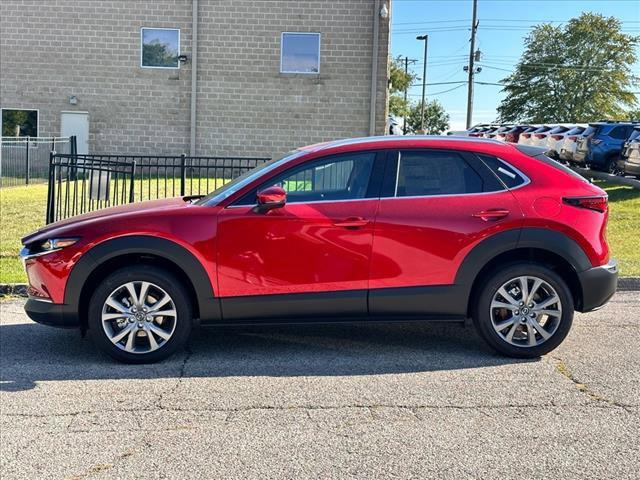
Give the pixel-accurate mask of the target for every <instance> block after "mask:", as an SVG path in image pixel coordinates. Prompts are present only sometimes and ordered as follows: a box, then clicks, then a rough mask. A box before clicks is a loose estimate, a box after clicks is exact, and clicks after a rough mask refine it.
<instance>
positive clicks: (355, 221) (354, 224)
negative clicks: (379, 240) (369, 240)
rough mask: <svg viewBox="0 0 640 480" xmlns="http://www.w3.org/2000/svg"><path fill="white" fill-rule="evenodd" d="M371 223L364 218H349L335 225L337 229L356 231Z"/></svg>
mask: <svg viewBox="0 0 640 480" xmlns="http://www.w3.org/2000/svg"><path fill="white" fill-rule="evenodd" d="M368 223H369V220H367V219H366V218H362V217H349V218H345V219H344V220H340V221H338V222H334V223H333V225H334V226H335V227H342V228H348V229H351V230H355V229H357V228H361V227H364V226H365V225H367V224H368Z"/></svg>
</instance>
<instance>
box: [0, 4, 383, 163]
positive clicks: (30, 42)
mask: <svg viewBox="0 0 640 480" xmlns="http://www.w3.org/2000/svg"><path fill="white" fill-rule="evenodd" d="M373 5H374V0H349V1H345V0H310V1H305V2H299V1H296V0H279V1H271V0H262V1H259V0H258V1H256V0H254V1H250V0H218V1H213V0H200V8H199V22H200V25H199V55H198V71H199V72H198V106H197V112H198V114H197V147H198V151H197V153H198V154H202V155H205V154H219V155H223V154H228V155H260V156H263V155H269V156H273V155H278V154H280V153H283V152H285V151H287V150H290V149H291V148H292V147H296V146H300V145H304V144H309V143H314V142H319V141H324V140H330V139H335V138H343V137H352V136H361V135H367V134H368V125H369V102H370V81H371V56H372V52H371V48H372V31H373V14H374V12H373ZM143 26H145V27H171V28H180V29H181V38H180V42H181V53H183V54H187V55H189V56H191V50H192V46H191V0H153V1H151V0H136V1H125V0H120V1H118V0H108V1H93V0H47V1H35V0H2V2H0V33H1V34H0V105H1V106H2V107H15V108H37V109H39V110H40V135H42V136H52V135H59V134H60V112H62V111H73V110H78V111H88V112H89V119H90V137H89V145H90V151H92V152H114V153H125V152H126V153H157V154H161V153H181V152H188V149H189V135H190V92H191V63H187V64H185V65H182V66H181V68H180V69H179V70H154V69H142V68H140V67H139V64H140V28H141V27H143ZM380 26H381V29H380V33H381V35H380V46H381V48H380V50H379V63H380V66H379V70H378V81H377V85H378V101H377V114H376V128H377V130H378V133H383V131H384V124H385V119H386V102H387V88H386V79H387V68H388V67H387V57H388V21H387V20H385V19H380ZM282 31H301V32H320V33H321V34H322V41H321V60H320V62H321V65H320V72H321V73H320V74H319V75H313V76H309V75H283V74H280V73H279V67H280V33H281V32H282ZM70 95H75V96H76V97H77V98H78V100H79V103H78V104H77V105H75V106H73V105H70V104H69V101H68V98H69V96H70Z"/></svg>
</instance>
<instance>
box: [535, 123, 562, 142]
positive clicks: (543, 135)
mask: <svg viewBox="0 0 640 480" xmlns="http://www.w3.org/2000/svg"><path fill="white" fill-rule="evenodd" d="M567 130H569V127H567V126H564V125H554V126H552V127H551V128H549V130H544V131H541V132H539V131H535V132H534V134H533V135H532V136H531V143H530V145H532V146H534V147H546V146H547V139H548V138H549V135H553V134H554V133H563V132H566V131H567Z"/></svg>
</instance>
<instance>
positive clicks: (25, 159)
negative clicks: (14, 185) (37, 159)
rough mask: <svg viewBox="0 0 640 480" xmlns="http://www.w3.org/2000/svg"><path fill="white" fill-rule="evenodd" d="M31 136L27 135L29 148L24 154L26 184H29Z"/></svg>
mask: <svg viewBox="0 0 640 480" xmlns="http://www.w3.org/2000/svg"><path fill="white" fill-rule="evenodd" d="M29 138H30V137H27V150H26V153H25V154H24V155H25V157H24V168H25V175H24V181H25V185H29V150H30V143H29Z"/></svg>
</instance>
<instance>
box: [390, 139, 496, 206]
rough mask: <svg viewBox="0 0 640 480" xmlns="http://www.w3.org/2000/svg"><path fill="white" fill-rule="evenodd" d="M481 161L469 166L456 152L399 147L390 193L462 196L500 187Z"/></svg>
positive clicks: (408, 195)
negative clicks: (395, 174) (392, 186)
mask: <svg viewBox="0 0 640 480" xmlns="http://www.w3.org/2000/svg"><path fill="white" fill-rule="evenodd" d="M482 168H484V167H483V166H482V165H481V164H478V165H473V166H472V164H471V163H470V162H469V161H467V160H466V159H465V158H464V157H463V155H462V154H460V153H459V152H452V151H440V150H433V151H425V150H402V151H400V152H399V155H398V159H397V163H396V170H397V176H396V183H395V186H394V188H393V192H392V196H396V197H423V196H435V195H464V194H472V193H482V192H493V191H498V190H503V189H504V188H503V187H502V185H500V183H499V182H497V181H496V180H495V178H492V175H491V173H490V172H488V171H487V170H486V168H484V171H483V170H482Z"/></svg>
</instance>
